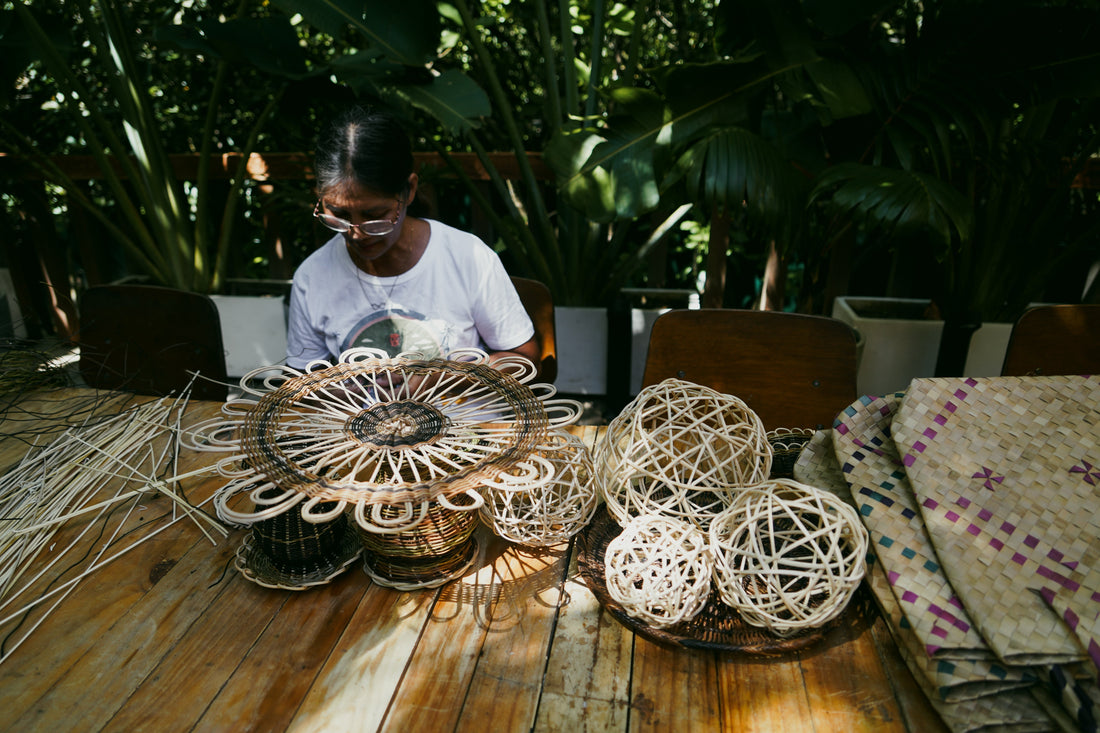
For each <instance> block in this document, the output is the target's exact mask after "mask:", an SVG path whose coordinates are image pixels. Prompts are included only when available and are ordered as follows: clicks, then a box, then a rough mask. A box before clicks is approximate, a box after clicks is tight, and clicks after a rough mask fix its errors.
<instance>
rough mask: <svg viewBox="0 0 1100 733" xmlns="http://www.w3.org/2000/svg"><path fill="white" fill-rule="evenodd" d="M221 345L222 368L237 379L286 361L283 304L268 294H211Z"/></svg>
mask: <svg viewBox="0 0 1100 733" xmlns="http://www.w3.org/2000/svg"><path fill="white" fill-rule="evenodd" d="M210 298H211V299H212V300H213V301H214V305H216V306H217V307H218V316H219V318H220V320H221V325H222V341H223V342H224V344H225V369H226V373H227V374H228V375H229V378H230V379H231V380H238V379H240V378H241V377H242V376H244V375H245V374H248V373H249V372H251V371H252V370H253V369H258V368H260V367H265V366H270V365H272V364H281V363H283V362H284V361H285V360H286V316H287V314H286V306H285V305H284V303H283V299H282V297H279V296H272V295H211V296H210Z"/></svg>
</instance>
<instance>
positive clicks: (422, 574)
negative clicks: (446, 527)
mask: <svg viewBox="0 0 1100 733" xmlns="http://www.w3.org/2000/svg"><path fill="white" fill-rule="evenodd" d="M478 549H479V545H478V542H477V538H476V537H473V536H471V537H470V538H469V539H468V540H467V542H466V543H465V544H464V545H460V546H458V547H456V548H454V549H453V550H452V551H451V552H449V553H447V554H444V555H437V556H432V557H421V558H415V559H410V558H407V557H401V558H398V557H394V556H390V555H380V554H377V553H374V552H369V551H368V552H364V553H363V571H364V572H365V573H366V574H367V575H368V576H369V577H370V579H371V580H373V581H374V582H375V583H377V584H378V585H382V586H386V587H387V588H396V589H397V590H405V591H411V590H421V589H423V588H437V587H439V586H441V585H444V584H446V583H449V582H450V581H452V580H455V579H456V578H460V577H462V576H463V575H465V574H466V571H467V570H469V569H470V568H471V567H472V566H473V564H474V562H475V561H476V560H477V557H478Z"/></svg>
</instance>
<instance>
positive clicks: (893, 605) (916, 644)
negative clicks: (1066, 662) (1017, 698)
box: [794, 430, 1047, 728]
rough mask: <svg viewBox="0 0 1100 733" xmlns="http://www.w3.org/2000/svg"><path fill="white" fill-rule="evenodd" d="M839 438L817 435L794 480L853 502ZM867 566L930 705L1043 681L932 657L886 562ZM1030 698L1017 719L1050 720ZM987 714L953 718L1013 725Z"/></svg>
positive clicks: (873, 559) (981, 663) (959, 710)
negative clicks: (837, 446)
mask: <svg viewBox="0 0 1100 733" xmlns="http://www.w3.org/2000/svg"><path fill="white" fill-rule="evenodd" d="M836 437H837V435H836V431H833V430H828V431H826V430H821V431H818V432H817V433H815V434H814V436H813V438H811V439H810V442H809V443H807V445H806V447H805V448H803V450H802V453H801V455H799V457H798V461H797V463H796V464H795V467H794V474H795V478H796V479H797V480H798V481H801V482H803V483H807V484H810V485H812V486H816V487H817V488H820V489H823V490H825V491H830V492H832V493H835V494H839V495H842V496H847V497H848V501H851V500H852V499H851V494H850V492H849V485H848V484H847V482H846V480H845V475H844V474H843V473H842V472H841V469H840V465H839V464H838V462H837V458H836V451H835V448H834V445H833V443H834V440H835V439H836ZM867 564H868V567H867V584H868V587H869V588H870V590H871V592H872V593H873V594H874V596H875V599H876V600H877V601H878V605H879V608H880V610H881V612H882V616H883V619H884V620H885V621H886V623H887V626H888V627H889V629H890V633H891V635H892V636H893V637H894V640H895V642H896V643H897V645H898V648H899V650H900V651H901V652H902V656H903V657H904V659H905V662H906V664H907V665H908V667H909V668H910V670H911V671H912V672H913V676H914V677H915V678H916V680H917V681H918V682H919V683H920V685H921V688H922V689H923V690H924V692H925V694H926V695H927V696H928V697H929V698H930V699H934V700H938V701H941V702H943V703H959V702H961V701H965V700H973V699H974V698H977V697H984V696H986V695H991V694H994V693H997V692H1000V691H1003V690H1008V689H1018V688H1019V687H1021V686H1025V685H1030V684H1034V683H1035V682H1036V681H1037V677H1036V675H1035V672H1034V671H1033V670H1032V669H1031V668H1030V667H1019V666H1008V665H1002V664H1000V663H999V662H997V661H995V660H993V661H991V660H986V659H973V660H971V659H960V660H946V659H933V658H932V657H930V656H929V655H928V653H927V647H926V645H924V644H923V643H922V642H921V640H920V638H919V637H918V636H917V634H916V633H915V632H914V630H913V628H912V626H911V625H910V623H909V621H908V619H907V618H906V617H905V613H904V612H903V611H902V607H901V603H900V602H899V601H898V599H897V597H896V596H895V595H894V590H895V589H894V587H893V586H892V585H891V584H890V581H889V580H888V577H887V576H888V574H887V571H886V567H885V565H884V563H883V562H882V561H881V558H879V557H878V556H876V554H875V552H869V553H868V556H867ZM1024 697H1025V700H1026V701H1025V703H1023V704H1022V705H1015V706H1013V707H1012V710H1013V712H1014V714H1016V715H1017V716H1021V717H1022V718H1023V719H1028V720H1046V718H1047V716H1046V715H1045V714H1043V713H1042V711H1041V710H1040V709H1038V708H1037V706H1036V705H1035V703H1034V701H1033V700H1031V698H1030V697H1028V696H1024ZM987 710H989V707H988V706H987V705H985V704H984V703H983V704H976V705H967V706H954V707H953V709H952V712H953V714H954V715H955V717H961V718H965V719H966V720H968V721H969V722H968V723H967V725H966V726H965V727H966V728H970V727H973V726H972V724H973V723H974V722H975V721H980V722H982V723H983V724H986V725H993V724H1000V723H1003V722H1005V721H1006V720H1009V718H1004V717H1002V716H1003V714H1004V713H1006V712H1007V709H1005V708H1004V706H1001V714H1000V715H998V714H992V717H989V716H985V717H983V715H984V712H985V711H987ZM941 712H942V711H941ZM1017 719H1020V717H1018V718H1017Z"/></svg>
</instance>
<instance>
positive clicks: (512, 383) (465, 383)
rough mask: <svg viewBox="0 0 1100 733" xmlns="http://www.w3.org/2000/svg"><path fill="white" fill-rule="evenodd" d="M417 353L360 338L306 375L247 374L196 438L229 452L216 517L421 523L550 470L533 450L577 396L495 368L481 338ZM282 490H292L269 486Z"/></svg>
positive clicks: (373, 526) (381, 527) (528, 371)
mask: <svg viewBox="0 0 1100 733" xmlns="http://www.w3.org/2000/svg"><path fill="white" fill-rule="evenodd" d="M418 357H419V355H417V354H401V355H398V356H397V357H390V356H388V355H387V354H385V353H384V352H381V351H377V350H372V349H353V350H350V351H348V352H345V353H344V354H342V355H341V358H340V360H339V361H338V362H337V363H335V364H330V363H328V362H317V363H314V364H311V365H310V368H309V369H308V370H307V371H305V372H299V371H297V370H294V369H290V368H289V367H268V368H265V369H263V370H257V372H256V373H255V374H253V375H246V377H245V378H244V379H242V381H241V386H242V389H244V390H245V394H244V396H243V397H242V398H241V399H240V400H236V401H233V402H230V403H227V405H226V410H225V417H223V418H221V419H219V420H215V421H211V422H209V423H205V424H203V425H201V426H198V427H197V428H195V429H194V430H193V431H192V443H193V445H192V447H194V448H198V449H202V450H220V451H223V452H226V453H228V454H229V455H228V456H227V457H225V458H223V459H222V460H221V461H220V462H219V468H220V470H221V471H222V473H223V475H225V476H227V477H229V478H231V479H232V480H231V481H230V482H229V483H228V484H227V485H226V487H224V488H223V490H222V491H221V492H219V494H218V496H217V497H216V499H215V506H216V508H217V511H218V515H219V517H221V518H222V519H224V520H225V521H228V522H231V523H236V524H243V525H248V524H252V523H254V522H256V521H260V520H262V519H266V518H269V517H271V516H274V515H276V514H279V513H282V512H285V511H288V510H290V509H292V508H295V509H296V510H298V511H301V513H302V514H303V516H304V517H305V518H306V520H307V521H310V522H323V521H327V520H329V519H331V518H333V517H335V516H336V515H338V514H341V513H343V512H345V511H348V512H350V514H351V515H352V517H353V518H354V520H355V522H356V524H357V525H358V526H360V527H362V528H364V529H367V530H369V531H376V532H380V533H392V532H399V531H401V530H402V529H404V528H407V527H411V526H414V525H415V524H416V523H417V522H419V521H422V519H423V517H424V515H425V513H426V511H427V506H428V504H429V503H431V502H439V503H443V504H445V505H447V504H450V505H452V506H453V505H454V502H455V501H457V499H458V497H461V496H464V495H465V496H469V497H471V498H475V499H476V500H477V501H478V502H479V503H480V501H481V499H480V495H479V494H478V493H477V492H478V490H479V489H480V488H481V487H483V486H489V487H498V488H501V489H506V490H511V491H523V490H528V489H532V488H535V487H538V486H541V485H543V484H545V483H546V482H548V481H549V480H551V479H552V478H553V466H552V465H551V464H550V463H549V462H548V461H546V460H544V459H542V458H540V457H538V456H537V455H533V454H534V453H535V449H536V448H537V447H538V446H541V445H543V444H544V443H545V441H546V435H547V431H548V430H550V429H551V428H556V427H563V426H565V425H568V424H570V423H572V422H574V421H575V420H576V418H577V417H578V416H579V414H580V409H581V408H580V405H579V403H577V402H575V401H573V400H564V399H554V395H555V390H554V387H553V386H551V385H545V384H536V385H533V386H528V384H527V383H528V382H529V381H530V380H531V379H533V378H534V375H535V369H534V367H533V366H532V365H531V363H530V362H529V361H527V360H526V359H522V358H520V357H514V358H505V359H502V360H498V361H496V362H494V364H493V366H492V367H490V366H489V365H488V356H487V355H486V354H485V353H484V352H482V351H478V350H474V349H467V350H463V351H460V352H454V353H452V354H450V355H449V358H448V359H446V360H444V359H432V360H423V359H420V358H418ZM257 379H262V382H261V384H262V388H257V387H255V386H253V384H252V383H253V381H255V380H257ZM273 487H278V488H279V490H280V492H281V493H279V494H278V495H277V496H275V497H274V498H271V497H270V496H268V495H265V492H267V491H268V490H270V489H272V488H273ZM261 497H263V498H261ZM249 500H251V502H250V501H249ZM327 502H335V503H334V504H332V507H333V508H332V509H330V510H325V511H320V510H319V509H318V506H319V505H320V504H322V503H327ZM392 507H397V508H399V509H400V511H398V512H396V514H395V513H394V512H392V511H391V510H390V509H389V508H392ZM473 508H477V507H473Z"/></svg>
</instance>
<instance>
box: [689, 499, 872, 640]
mask: <svg viewBox="0 0 1100 733" xmlns="http://www.w3.org/2000/svg"><path fill="white" fill-rule="evenodd" d="M710 548H711V554H712V555H713V558H714V583H715V586H716V587H717V589H718V594H719V597H720V598H721V599H722V601H723V602H724V603H726V604H728V605H729V606H731V607H733V608H734V609H735V610H736V611H737V612H738V613H739V614H740V615H741V616H742V617H743V618H744V619H745V621H746V622H748V623H751V624H757V625H759V626H763V627H765V628H767V629H768V630H770V631H771V632H772V633H774V634H776V635H778V636H786V635H789V634H794V633H797V632H799V631H800V630H802V629H804V628H806V627H818V626H821V625H823V624H825V623H827V622H829V621H830V620H832V619H834V618H836V617H837V616H839V615H840V614H841V613H842V612H843V611H844V609H845V608H846V607H847V605H848V602H849V601H850V600H851V598H852V595H853V594H854V593H855V591H856V588H858V587H859V583H860V581H861V580H862V579H863V575H864V573H865V571H866V555H867V531H866V530H865V529H864V528H863V525H862V524H861V523H860V521H859V517H858V516H857V515H856V513H855V511H854V510H853V509H852V507H850V506H848V505H847V504H845V503H843V502H841V501H840V500H838V499H837V498H836V497H835V496H834V495H832V494H830V493H827V492H825V491H820V490H818V489H815V488H813V487H812V486H806V485H804V484H800V483H798V482H796V481H792V480H790V479H775V480H772V481H768V482H766V483H764V484H760V485H758V486H754V487H751V488H748V489H745V490H744V491H742V492H741V493H739V494H738V496H737V498H736V499H735V500H734V502H733V504H732V505H731V506H730V508H729V509H727V510H726V511H725V512H723V513H722V514H720V515H719V516H718V517H715V519H714V521H713V522H711V525H710Z"/></svg>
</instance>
